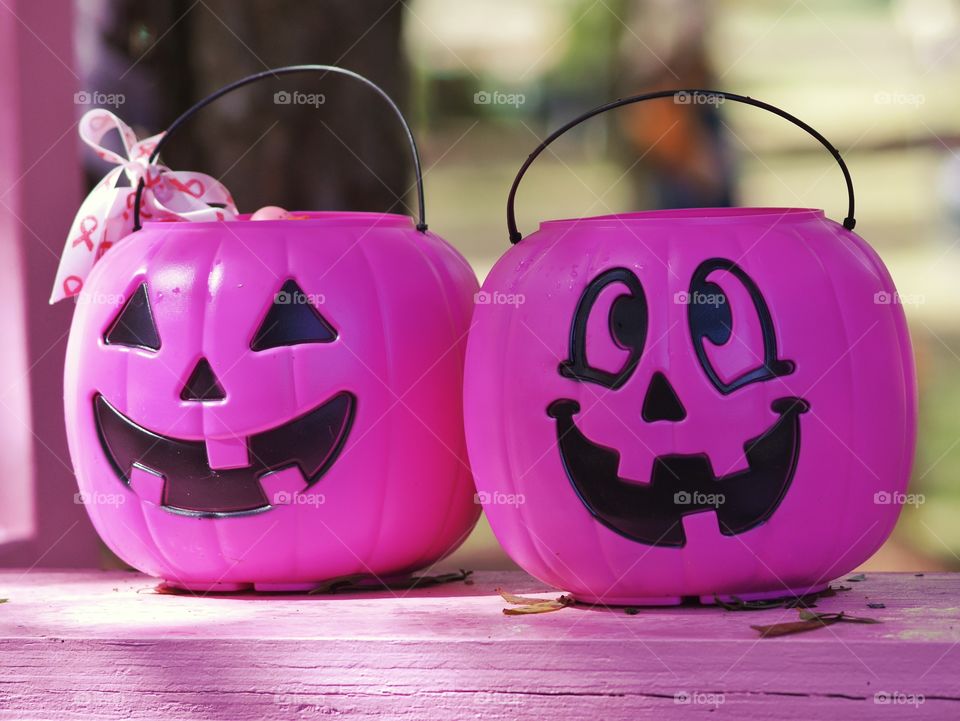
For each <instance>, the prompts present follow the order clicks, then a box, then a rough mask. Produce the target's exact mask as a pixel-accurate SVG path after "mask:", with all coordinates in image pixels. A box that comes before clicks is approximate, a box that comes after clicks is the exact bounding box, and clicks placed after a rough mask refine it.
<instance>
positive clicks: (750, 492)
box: [547, 258, 809, 546]
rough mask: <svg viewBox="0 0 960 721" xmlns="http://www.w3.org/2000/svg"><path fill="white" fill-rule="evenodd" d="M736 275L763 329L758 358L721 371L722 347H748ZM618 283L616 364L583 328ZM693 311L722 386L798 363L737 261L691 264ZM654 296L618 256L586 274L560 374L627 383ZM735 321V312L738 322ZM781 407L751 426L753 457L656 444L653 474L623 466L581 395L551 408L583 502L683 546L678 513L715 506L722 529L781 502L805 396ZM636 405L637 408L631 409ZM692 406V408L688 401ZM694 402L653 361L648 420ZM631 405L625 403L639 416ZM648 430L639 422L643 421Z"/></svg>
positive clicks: (752, 519) (611, 315)
mask: <svg viewBox="0 0 960 721" xmlns="http://www.w3.org/2000/svg"><path fill="white" fill-rule="evenodd" d="M731 285H733V286H739V289H740V290H741V291H742V292H741V293H739V294H738V296H739V297H740V300H741V301H747V302H749V303H750V306H751V307H752V311H748V313H751V312H752V314H753V315H754V318H753V319H751V320H755V324H754V325H755V326H756V327H757V328H758V329H759V340H760V342H759V344H758V345H759V346H760V347H759V348H758V349H757V350H756V354H755V356H754V357H755V358H756V360H755V364H753V365H752V364H751V362H750V360H749V356H748V358H747V360H746V362H745V363H744V362H743V361H742V360H741V366H742V367H741V368H739V369H737V370H736V371H735V372H734V373H733V374H728V373H725V372H724V369H723V367H722V362H723V359H722V358H720V357H717V358H716V362H717V364H718V365H719V366H720V367H717V365H715V360H714V359H713V357H712V356H722V355H723V354H722V351H721V349H724V348H731V349H732V355H735V356H740V357H741V359H742V358H743V356H744V355H745V351H746V353H749V354H753V353H754V351H753V350H752V349H750V348H749V344H748V343H747V342H746V340H745V338H744V337H739V336H738V335H737V334H736V330H737V328H735V324H734V322H733V317H734V316H733V312H732V310H731V303H732V301H731V298H732V297H737V296H731V295H728V293H727V292H725V290H724V286H727V287H729V286H731ZM611 286H620V287H621V289H622V290H621V294H619V295H617V296H616V297H615V298H614V299H613V301H612V303H611V304H610V307H609V310H608V311H607V324H606V328H607V330H608V331H609V335H610V338H611V340H612V341H613V343H614V344H615V345H616V346H617V347H618V348H620V349H622V350H623V351H624V352H625V354H626V358H625V359H623V361H622V365H621V366H620V367H619V368H618V369H614V370H611V369H604V368H598V367H595V366H593V365H591V363H590V362H589V360H588V357H587V355H588V354H587V328H588V325H589V323H590V320H591V314H592V312H593V311H594V310H595V307H596V306H597V305H598V304H597V300H598V298H599V297H600V295H601V294H602V293H603V292H604V291H605V290H607V289H609V288H611ZM685 300H686V303H685V305H686V308H687V315H688V317H687V323H688V325H689V329H690V337H691V338H692V339H693V345H694V347H693V348H691V349H690V352H691V353H694V354H695V355H696V357H697V359H698V361H699V364H700V367H701V369H702V371H703V373H704V374H706V376H707V377H708V378H709V380H710V382H711V383H712V384H713V385H714V387H715V388H716V390H717V391H718V392H719V393H721V394H723V395H732V394H735V393H736V392H737V390H738V389H740V388H742V387H743V386H746V385H748V384H750V383H757V382H763V381H767V380H770V379H772V378H776V377H780V376H785V375H788V374H790V373H792V372H793V370H794V368H795V364H794V363H793V362H792V361H789V360H784V359H782V358H779V357H778V354H777V342H776V336H775V330H774V325H773V322H772V320H771V317H770V309H769V308H768V307H767V304H766V301H765V300H764V298H763V295H762V293H761V292H760V289H759V288H758V287H757V285H756V283H755V282H754V281H753V280H752V279H751V278H750V277H749V276H748V275H747V274H746V273H745V272H744V271H743V270H742V269H741V268H740V267H739V266H738V265H737V264H736V263H734V262H732V261H729V260H724V259H719V258H715V259H710V260H706V261H704V262H703V263H701V264H700V266H699V267H698V268H697V269H696V271H695V273H694V275H693V279H692V281H691V284H690V290H689V292H688V293H687V297H686V299H685ZM648 314H649V308H648V300H647V297H646V295H645V294H644V291H643V286H642V283H641V281H640V279H639V278H638V277H637V276H636V274H634V273H633V272H632V271H630V270H629V269H627V268H613V269H611V270H607V271H605V272H603V273H601V274H600V275H598V276H597V277H596V278H594V279H593V280H592V281H591V282H590V284H589V285H588V286H587V288H586V290H585V291H584V293H583V295H582V296H581V297H580V301H579V303H578V304H577V308H576V312H575V315H574V318H573V321H572V325H571V329H570V354H569V358H568V359H567V360H565V361H563V362H562V363H561V364H560V367H559V371H560V374H561V375H562V376H564V377H566V378H569V379H571V380H573V381H575V382H579V383H595V384H598V385H600V386H602V387H604V388H607V389H618V388H620V387H622V386H623V385H624V384H625V383H626V382H627V381H628V380H629V378H630V376H631V375H632V374H633V372H634V371H635V369H636V368H637V365H638V364H639V363H640V361H641V358H642V356H643V350H644V345H645V343H646V342H647V340H648V338H647V335H648V334H647V329H648ZM736 325H737V327H738V326H739V323H738V324H736ZM771 409H772V410H773V411H774V412H775V413H777V414H778V415H779V417H778V418H777V420H776V421H774V422H773V423H772V425H770V426H769V427H768V428H766V429H765V430H764V431H763V432H762V433H761V434H760V435H758V436H756V437H753V438H745V439H744V441H743V450H744V455H745V459H746V462H747V463H746V467H745V468H743V469H741V470H735V471H731V470H730V469H724V468H718V467H717V466H716V464H714V463H713V462H712V460H711V458H710V456H709V454H708V453H706V452H701V453H675V452H667V453H662V454H657V455H656V456H655V458H654V459H653V465H652V472H651V475H650V477H649V478H645V479H631V478H622V477H620V476H619V475H618V465H619V458H620V453H619V452H618V451H617V449H615V448H610V447H607V446H605V445H603V444H601V443H598V442H596V441H593V440H591V439H590V438H588V437H587V436H586V435H585V434H584V433H583V432H582V431H581V430H580V429H579V428H578V426H577V423H576V420H575V416H576V415H577V414H578V413H579V412H580V404H579V403H578V402H577V401H575V400H571V399H567V398H564V399H559V400H556V401H554V402H553V403H551V404H550V406H549V408H548V410H547V413H548V414H549V415H550V416H551V417H552V418H555V419H556V423H557V447H558V449H559V452H560V455H561V458H562V461H563V466H564V469H565V470H566V473H567V476H568V477H569V479H570V482H571V483H572V484H573V487H574V489H576V492H577V494H578V495H579V497H580V499H581V500H582V501H583V503H584V505H585V506H586V507H587V509H588V510H589V511H590V512H591V513H592V514H593V515H594V516H595V517H596V518H597V519H598V520H599V521H600V522H602V523H603V524H604V525H606V526H608V527H609V528H611V529H612V530H614V531H616V532H617V533H619V534H621V535H622V536H625V537H626V538H629V539H632V540H634V541H638V542H640V543H646V544H650V545H657V546H683V545H684V544H685V543H686V536H685V534H684V531H683V525H682V523H681V519H682V517H683V516H686V515H689V514H694V513H703V512H705V511H714V512H716V514H717V519H718V522H719V528H720V531H721V533H723V534H725V535H734V534H738V533H742V532H744V531H747V530H749V529H751V528H753V527H755V526H756V525H757V524H759V523H761V522H763V521H765V520H766V519H768V518H769V517H770V516H771V515H772V514H773V513H774V512H775V510H776V509H777V506H779V504H780V502H781V500H782V499H783V497H784V495H785V494H786V493H787V491H788V489H789V487H790V483H791V481H792V480H793V475H794V471H795V470H796V466H797V460H798V457H799V454H800V415H801V414H802V413H804V412H806V411H807V410H808V409H809V404H808V403H807V402H806V401H805V400H803V399H801V398H797V397H791V396H785V397H781V398H777V399H776V400H774V401H773V403H772V405H771ZM631 410H632V409H631ZM691 410H692V411H693V412H696V410H697V409H691ZM687 413H688V409H687V408H686V406H685V405H684V403H683V399H682V398H680V397H679V396H678V394H677V392H676V390H675V389H674V387H673V385H672V384H671V383H670V380H669V378H668V376H667V375H666V374H664V373H663V372H661V371H659V370H658V371H654V372H653V373H652V374H651V376H650V381H649V384H648V386H647V390H646V392H645V393H644V394H643V402H642V405H641V411H640V414H639V416H640V420H641V422H642V423H644V424H671V423H676V422H679V421H682V420H684V419H685V418H686V417H687ZM634 415H636V414H635V413H628V414H627V416H626V417H627V418H633V416H634ZM641 432H642V431H641Z"/></svg>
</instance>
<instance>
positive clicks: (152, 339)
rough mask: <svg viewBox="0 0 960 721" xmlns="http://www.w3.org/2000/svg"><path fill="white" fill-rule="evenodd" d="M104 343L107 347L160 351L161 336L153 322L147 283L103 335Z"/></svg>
mask: <svg viewBox="0 0 960 721" xmlns="http://www.w3.org/2000/svg"><path fill="white" fill-rule="evenodd" d="M103 341H104V343H106V344H107V345H126V346H131V347H133V348H146V349H148V350H160V334H159V333H157V326H156V324H155V323H154V322H153V313H152V312H151V310H150V300H149V299H148V298H147V284H146V283H141V284H140V286H139V287H138V288H137V289H136V290H135V291H134V293H133V295H131V296H130V299H129V300H128V301H127V302H126V303H125V304H124V306H123V308H122V309H121V311H120V313H119V314H118V315H117V317H116V319H115V320H114V321H113V323H111V324H110V327H109V328H108V329H107V332H106V333H104V334H103Z"/></svg>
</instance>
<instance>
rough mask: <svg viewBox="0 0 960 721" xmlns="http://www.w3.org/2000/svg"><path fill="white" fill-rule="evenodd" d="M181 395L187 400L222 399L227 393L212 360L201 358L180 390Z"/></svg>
mask: <svg viewBox="0 0 960 721" xmlns="http://www.w3.org/2000/svg"><path fill="white" fill-rule="evenodd" d="M180 397H181V398H182V399H183V400H185V401H222V400H223V399H224V398H226V397H227V394H226V393H224V392H223V386H221V385H220V381H219V380H218V379H217V376H216V374H215V373H214V372H213V368H212V367H211V366H210V361H208V360H207V359H206V358H201V359H200V360H199V361H197V365H196V366H195V367H194V369H193V371H191V373H190V377H189V378H188V379H187V383H186V385H185V386H184V387H183V390H182V391H180Z"/></svg>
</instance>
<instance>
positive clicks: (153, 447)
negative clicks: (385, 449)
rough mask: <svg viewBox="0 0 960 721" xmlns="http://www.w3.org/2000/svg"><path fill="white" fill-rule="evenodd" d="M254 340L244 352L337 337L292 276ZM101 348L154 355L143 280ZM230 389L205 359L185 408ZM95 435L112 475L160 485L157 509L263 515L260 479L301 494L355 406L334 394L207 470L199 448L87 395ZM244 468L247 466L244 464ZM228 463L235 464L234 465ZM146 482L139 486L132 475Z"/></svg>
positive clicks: (186, 391)
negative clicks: (281, 478) (282, 479)
mask: <svg viewBox="0 0 960 721" xmlns="http://www.w3.org/2000/svg"><path fill="white" fill-rule="evenodd" d="M265 301H266V304H267V307H268V310H267V311H266V314H265V317H264V318H263V320H262V321H261V322H260V324H259V326H258V327H257V328H256V329H255V332H253V333H252V336H251V341H250V351H251V352H253V353H258V352H262V351H266V350H269V349H270V348H278V347H281V346H293V345H299V344H304V343H329V342H331V341H333V340H335V339H336V337H337V332H336V330H334V328H333V327H332V326H331V325H330V323H329V322H328V321H327V320H326V319H325V318H324V317H323V315H322V314H321V313H320V312H319V310H318V309H317V308H316V307H315V306H314V305H313V304H312V303H311V302H310V300H309V298H308V297H307V296H306V294H305V293H304V292H303V291H302V290H301V288H300V287H299V286H298V285H297V283H296V281H295V280H293V279H290V280H287V281H286V282H285V283H284V284H283V286H282V287H281V288H280V289H279V292H277V293H276V294H275V295H274V296H273V297H272V298H268V299H265ZM103 341H104V343H105V345H107V346H122V347H128V348H130V347H132V348H139V349H141V350H144V351H147V352H156V351H158V350H160V346H161V343H162V340H161V338H160V335H159V332H158V330H157V326H156V323H155V322H154V318H153V312H152V310H151V307H150V300H149V294H148V288H147V284H146V283H142V284H141V285H140V286H139V287H138V288H137V290H136V291H135V292H134V294H133V295H132V296H131V297H130V299H129V300H128V301H127V303H126V304H125V305H124V306H123V307H122V309H121V311H120V313H119V314H118V315H117V317H116V318H115V319H114V321H113V322H112V323H111V324H110V327H109V328H108V329H107V331H106V332H105V333H104V335H103ZM227 394H228V391H227V389H226V388H225V387H224V384H223V383H221V381H220V379H219V378H218V376H217V373H216V371H215V370H214V369H213V367H212V366H211V365H210V361H208V360H207V359H206V357H203V356H201V357H200V358H199V359H198V360H197V362H196V364H195V365H193V368H192V369H191V370H190V372H189V374H188V375H187V376H186V379H185V382H184V385H183V388H182V389H181V390H180V394H179V395H180V398H181V400H183V401H186V402H189V403H219V402H223V401H225V400H226V398H227ZM93 406H94V409H93V410H94V419H95V423H96V427H97V435H98V437H99V438H100V442H101V444H102V446H103V450H104V453H105V455H106V457H107V458H108V459H109V461H110V464H111V465H112V466H113V468H114V470H115V471H116V473H117V475H118V477H119V478H120V479H121V480H122V481H124V482H125V483H127V484H129V485H130V486H131V487H132V488H133V489H134V491H136V492H138V494H139V493H140V492H141V490H144V489H146V488H150V487H153V486H155V485H156V484H157V483H162V485H163V491H162V495H161V498H160V503H161V505H163V506H164V507H165V508H167V509H170V510H175V511H180V512H186V513H197V514H227V513H242V512H249V511H259V510H268V509H270V508H271V503H272V502H273V499H271V498H270V497H269V496H268V493H267V491H266V489H265V488H264V485H263V484H262V481H264V480H267V481H269V479H270V476H271V475H272V474H275V473H277V472H279V471H282V470H285V469H295V470H296V471H297V472H298V473H299V474H301V476H302V481H303V488H308V487H310V486H312V485H313V484H314V483H316V482H317V481H318V480H319V479H320V477H321V476H322V475H323V474H324V472H325V471H326V470H327V468H329V467H330V465H331V464H332V463H333V462H334V461H335V460H336V457H337V455H338V454H339V453H340V450H341V448H342V447H343V444H344V441H345V440H346V437H347V433H348V431H349V428H350V425H351V422H352V420H353V415H354V408H355V406H356V399H355V398H354V396H353V394H351V393H348V392H340V393H337V394H336V395H334V396H333V397H331V398H330V399H328V400H326V401H324V402H322V403H320V404H319V405H317V406H316V407H314V408H312V409H311V410H309V411H307V412H306V413H304V414H302V415H300V416H299V417H297V418H295V419H293V420H291V421H288V422H286V423H283V424H282V425H278V426H275V427H273V428H269V429H267V430H264V431H260V432H258V433H256V434H253V435H251V436H250V437H249V438H247V439H246V459H244V458H243V454H242V453H241V456H240V458H239V459H237V460H236V461H234V462H229V463H226V464H221V465H220V466H219V467H217V466H214V465H211V454H210V453H208V448H207V445H206V444H205V443H204V442H203V441H199V440H189V439H183V438H175V437H171V436H166V435H163V434H161V433H157V432H154V431H151V430H148V429H147V428H145V427H144V426H143V425H142V424H141V423H139V422H137V421H135V420H133V419H131V418H129V417H127V416H125V415H124V414H123V413H121V412H120V411H118V410H117V409H116V408H115V407H114V406H113V405H111V403H110V401H109V400H108V399H107V398H105V397H104V396H103V395H102V394H101V393H96V394H95V395H94V398H93ZM244 461H246V462H244ZM235 463H240V464H242V465H239V466H236V465H235ZM142 474H148V476H147V477H148V479H149V478H150V477H151V476H152V477H153V481H154V482H153V483H150V480H147V481H146V482H143V481H142V478H141V482H140V483H136V482H135V481H134V479H135V478H136V477H137V476H138V475H139V476H141V477H142Z"/></svg>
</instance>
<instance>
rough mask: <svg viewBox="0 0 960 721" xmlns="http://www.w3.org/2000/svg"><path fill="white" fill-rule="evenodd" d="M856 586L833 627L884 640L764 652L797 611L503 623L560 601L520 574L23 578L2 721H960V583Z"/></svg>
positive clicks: (2, 679)
mask: <svg viewBox="0 0 960 721" xmlns="http://www.w3.org/2000/svg"><path fill="white" fill-rule="evenodd" d="M848 585H850V586H851V587H852V590H850V591H846V592H842V593H840V594H838V595H837V596H836V597H834V598H828V599H824V600H822V601H821V602H820V604H819V607H818V610H820V611H823V612H830V611H847V612H849V613H853V614H857V615H867V616H872V617H875V618H878V619H881V620H882V621H883V623H882V624H878V625H854V624H839V625H835V626H831V627H829V628H824V629H821V630H817V631H812V632H809V633H806V634H801V635H796V636H790V637H786V638H780V639H765V640H761V639H758V637H757V633H756V632H755V631H753V630H752V629H751V628H750V625H751V624H769V623H776V622H778V621H786V620H793V619H795V618H796V615H797V614H796V611H791V610H783V609H774V610H766V611H755V612H730V611H724V610H722V609H719V608H710V607H699V606H692V607H679V608H653V609H642V610H641V611H640V612H639V613H638V614H637V615H632V616H631V615H627V614H625V613H624V612H623V611H622V610H603V609H589V608H581V607H573V608H565V609H563V610H561V611H557V612H554V613H549V614H544V615H538V616H520V617H516V616H511V617H508V616H504V615H503V613H502V609H503V607H504V605H505V604H504V602H503V601H502V600H501V599H500V597H499V596H497V595H496V591H495V589H496V588H497V587H503V588H504V589H507V590H510V591H512V592H514V593H523V594H531V593H534V594H537V593H543V595H544V597H545V598H550V597H555V596H556V595H557V593H556V592H555V591H553V592H551V591H549V590H548V589H545V588H544V587H543V586H542V585H541V584H540V583H538V582H536V581H534V580H532V579H531V578H529V577H528V576H525V575H524V574H522V573H518V572H509V573H499V574H497V573H483V574H478V575H477V577H476V580H475V583H474V584H472V585H466V584H463V583H456V584H451V585H446V586H439V587H434V588H429V589H424V590H421V591H414V592H398V593H391V592H382V593H380V592H378V593H366V594H356V595H338V596H302V595H274V596H263V595H260V596H254V595H237V596H216V597H214V596H207V597H199V596H197V597H194V596H175V595H160V594H156V593H155V592H154V586H155V581H153V580H152V579H148V578H146V577H143V576H139V575H136V574H129V573H118V572H95V571H88V572H59V573H58V572H39V571H34V572H31V573H26V574H23V573H18V572H15V571H4V572H0V597H6V598H9V602H8V603H6V604H3V605H0V718H2V719H27V718H29V719H46V718H57V719H62V718H77V719H104V718H129V719H157V718H166V719H174V718H210V719H220V718H223V719H231V720H232V721H244V720H246V719H251V720H252V719H287V718H311V717H316V716H323V717H334V718H337V717H346V716H349V717H350V718H369V717H374V716H380V717H386V718H401V719H469V718H493V717H498V716H502V717H507V718H558V719H560V718H563V719H579V718H604V719H637V718H645V717H648V716H649V717H650V718H657V719H674V718H681V717H683V718H687V717H695V716H697V715H700V716H704V717H706V716H710V717H711V718H727V717H731V718H732V717H737V718H740V719H748V720H749V719H773V718H776V719H812V718H844V719H875V718H887V717H890V718H894V717H895V718H910V719H914V718H915V719H927V718H931V719H942V718H957V717H958V716H960V647H958V645H960V608H958V603H960V602H958V599H960V575H953V574H929V575H926V576H920V577H917V576H914V575H913V574H873V575H870V576H868V577H867V579H866V580H865V581H863V582H860V583H850V584H848ZM868 602H882V603H884V604H886V608H883V609H869V608H867V606H866V604H867V603H868ZM878 693H888V694H894V695H895V696H893V697H892V702H891V703H877V702H876V700H875V695H876V694H878ZM683 694H687V696H686V697H685V696H684V695H683ZM685 699H688V701H687V702H684V701H685ZM921 699H922V702H920V703H916V702H919V701H921ZM881 700H882V699H881ZM911 701H913V702H914V703H911Z"/></svg>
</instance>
